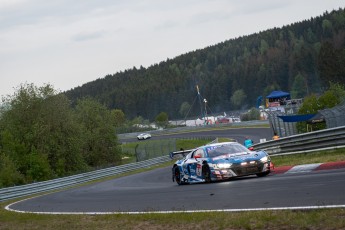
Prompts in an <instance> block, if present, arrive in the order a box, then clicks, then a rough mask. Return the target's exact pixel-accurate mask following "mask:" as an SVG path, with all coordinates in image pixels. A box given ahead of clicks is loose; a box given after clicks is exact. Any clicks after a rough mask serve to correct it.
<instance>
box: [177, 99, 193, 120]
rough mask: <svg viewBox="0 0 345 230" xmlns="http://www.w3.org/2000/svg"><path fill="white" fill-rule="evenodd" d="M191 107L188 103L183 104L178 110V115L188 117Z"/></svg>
mask: <svg viewBox="0 0 345 230" xmlns="http://www.w3.org/2000/svg"><path fill="white" fill-rule="evenodd" d="M190 108H191V106H190V104H189V103H188V102H186V101H185V102H183V103H182V105H181V107H180V110H179V113H180V115H181V116H182V117H183V118H185V117H186V116H187V115H188V112H189V110H190Z"/></svg>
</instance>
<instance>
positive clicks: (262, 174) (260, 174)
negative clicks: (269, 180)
mask: <svg viewBox="0 0 345 230" xmlns="http://www.w3.org/2000/svg"><path fill="white" fill-rule="evenodd" d="M269 173H270V171H266V172H261V173H257V174H256V175H257V176H258V177H264V176H267V175H268V174H269Z"/></svg>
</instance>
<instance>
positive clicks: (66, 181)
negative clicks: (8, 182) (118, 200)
mask: <svg viewBox="0 0 345 230" xmlns="http://www.w3.org/2000/svg"><path fill="white" fill-rule="evenodd" d="M168 161H171V159H170V157H169V155H168V154H167V155H166V156H163V157H157V158H154V159H150V160H146V161H141V162H137V163H130V164H126V165H120V166H115V167H111V168H106V169H100V170H96V171H92V172H87V173H82V174H77V175H74V176H68V177H62V178H58V179H54V180H49V181H43V182H37V183H32V184H27V185H20V186H14V187H8V188H3V189H0V201H5V200H9V199H14V198H19V197H23V196H29V195H33V194H37V193H42V192H47V191H52V190H57V189H63V188H67V187H71V186H75V185H78V184H82V183H85V182H89V181H94V180H97V179H102V178H105V177H111V176H115V175H119V174H123V173H126V172H130V171H134V170H138V169H142V168H149V167H152V166H154V165H158V164H162V163H165V162H168Z"/></svg>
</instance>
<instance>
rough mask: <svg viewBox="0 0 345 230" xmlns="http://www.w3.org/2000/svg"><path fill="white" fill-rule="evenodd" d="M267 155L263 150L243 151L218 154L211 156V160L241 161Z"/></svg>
mask: <svg viewBox="0 0 345 230" xmlns="http://www.w3.org/2000/svg"><path fill="white" fill-rule="evenodd" d="M265 156H267V154H266V153H265V152H263V151H258V152H243V153H237V154H226V155H222V156H218V157H215V158H212V161H213V162H214V163H224V162H226V163H232V164H236V163H241V162H244V161H255V160H260V159H261V158H263V157H265Z"/></svg>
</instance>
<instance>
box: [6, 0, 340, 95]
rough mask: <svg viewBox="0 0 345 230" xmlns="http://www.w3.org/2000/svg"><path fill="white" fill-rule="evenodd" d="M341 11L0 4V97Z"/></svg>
mask: <svg viewBox="0 0 345 230" xmlns="http://www.w3.org/2000/svg"><path fill="white" fill-rule="evenodd" d="M344 7H345V0H260V1H259V0H170V1H167V0H0V79H1V81H0V96H5V95H8V94H10V95H12V94H13V93H14V92H15V88H16V87H17V86H19V85H20V84H21V83H25V82H27V83H34V84H35V85H36V86H42V85H43V84H44V83H50V84H52V85H53V86H54V88H55V89H57V90H61V91H65V90H69V89H71V88H74V87H77V86H81V85H82V84H84V83H87V82H90V81H93V80H96V79H98V78H103V77H104V76H105V75H107V74H114V73H116V72H119V71H124V70H126V69H130V68H133V67H134V66H135V67H137V68H139V67H140V65H142V66H143V67H149V66H151V65H153V64H156V63H159V62H161V61H165V60H166V59H167V58H169V59H172V58H174V57H176V56H178V55H180V54H184V53H187V52H190V51H193V50H196V49H202V48H205V47H207V46H211V45H215V44H217V43H219V42H222V41H225V40H229V39H231V38H237V37H240V36H243V35H249V34H252V33H255V32H260V31H264V30H266V29H270V28H273V27H282V26H284V25H289V24H291V23H294V22H298V21H302V20H304V19H309V18H311V17H315V16H319V15H322V14H323V13H324V12H325V11H326V10H327V11H332V10H333V9H336V10H337V9H339V8H344Z"/></svg>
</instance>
